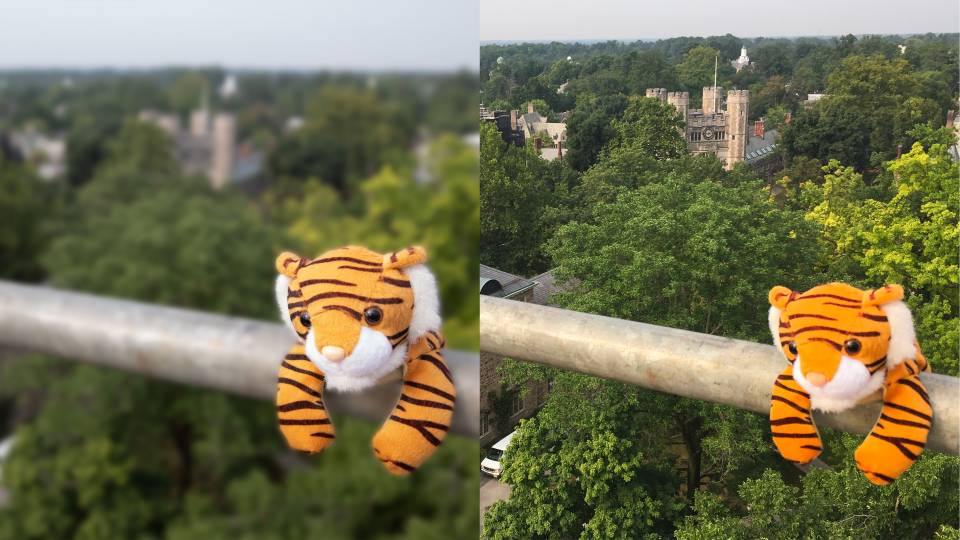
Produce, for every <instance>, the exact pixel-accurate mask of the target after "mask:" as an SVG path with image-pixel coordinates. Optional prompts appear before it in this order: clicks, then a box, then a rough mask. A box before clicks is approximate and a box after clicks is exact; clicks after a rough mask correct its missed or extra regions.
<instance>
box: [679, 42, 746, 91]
mask: <svg viewBox="0 0 960 540" xmlns="http://www.w3.org/2000/svg"><path fill="white" fill-rule="evenodd" d="M719 55H720V51H718V50H716V49H713V48H711V47H705V46H702V45H698V46H696V47H693V48H692V49H690V50H689V51H687V53H686V54H685V55H683V61H682V62H680V63H679V64H678V65H677V76H678V77H679V78H680V84H681V85H683V87H684V89H686V90H687V91H688V92H690V102H691V103H690V105H691V106H694V105H695V104H697V103H699V101H700V97H701V96H702V93H701V90H702V89H703V87H705V86H713V81H714V73H716V74H717V81H718V82H717V84H718V85H720V86H723V84H722V83H723V81H725V80H727V79H728V78H729V77H730V76H731V75H732V74H733V68H732V67H731V66H730V64H729V62H726V61H724V60H723V59H718V57H719Z"/></svg>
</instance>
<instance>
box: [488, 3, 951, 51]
mask: <svg viewBox="0 0 960 540" xmlns="http://www.w3.org/2000/svg"><path fill="white" fill-rule="evenodd" d="M522 14H529V15H530V17H531V19H530V24H515V21H512V18H515V17H517V16H521V15H522ZM927 32H933V33H947V32H960V3H958V2H957V1H956V0H926V1H925V2H923V3H922V5H916V4H914V5H909V6H906V9H905V5H904V4H903V3H902V2H895V1H893V0H872V1H871V0H847V1H844V2H837V1H835V0H807V1H805V2H802V3H786V2H781V3H775V2H759V1H757V0H728V1H726V2H723V3H717V2H715V1H706V0H690V1H688V2H683V3H666V2H635V1H632V0H600V1H596V2H583V1H581V0H577V1H574V0H554V1H553V2H550V3H547V4H544V3H541V2H537V3H534V2H531V1H529V0H480V39H481V41H482V42H485V43H486V42H495V41H514V42H516V41H603V40H610V39H614V40H630V41H634V40H638V39H666V38H671V37H680V36H716V35H724V34H733V35H735V36H742V37H759V36H770V37H780V36H837V35H846V34H858V35H860V34H924V33H927Z"/></svg>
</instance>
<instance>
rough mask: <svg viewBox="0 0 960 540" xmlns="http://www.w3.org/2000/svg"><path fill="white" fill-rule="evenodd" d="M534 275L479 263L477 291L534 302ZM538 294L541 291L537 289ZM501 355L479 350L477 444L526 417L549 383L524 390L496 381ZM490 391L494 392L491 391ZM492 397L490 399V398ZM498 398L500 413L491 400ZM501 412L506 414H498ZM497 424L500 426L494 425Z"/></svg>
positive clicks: (491, 439) (488, 442)
mask: <svg viewBox="0 0 960 540" xmlns="http://www.w3.org/2000/svg"><path fill="white" fill-rule="evenodd" d="M538 287H540V284H539V283H538V282H537V281H536V278H533V279H525V278H522V277H520V276H515V275H513V274H509V273H507V272H503V271H501V270H497V269H496V268H491V267H489V266H486V265H482V264H481V265H480V294H481V295H488V296H495V297H498V298H508V299H510V300H516V301H519V302H534V301H536V299H537V298H538V295H537V290H536V289H537V288H538ZM541 296H542V293H541ZM501 362H503V357H501V356H498V355H495V354H490V353H486V352H482V351H481V352H480V446H489V445H491V444H493V443H495V442H497V441H498V440H500V439H502V438H503V437H504V436H506V435H507V434H508V433H510V431H512V430H513V428H514V426H516V425H517V423H519V422H520V420H521V419H522V418H529V417H531V416H533V414H534V413H536V412H537V410H538V409H539V408H540V406H542V405H543V403H544V402H545V401H546V398H547V392H548V391H549V387H548V385H547V384H546V383H537V384H532V385H527V386H528V391H527V392H526V394H521V392H520V391H519V390H520V389H519V388H511V387H505V386H504V385H502V384H500V375H499V374H498V373H497V367H498V366H499V365H500V363H501ZM491 393H492V394H494V395H491ZM491 398H493V399H491ZM498 399H500V400H502V401H501V405H500V406H501V407H503V408H504V409H506V410H505V411H503V412H502V413H500V412H498V411H497V410H496V408H497V404H496V403H495V401H497V400H498ZM498 414H505V415H506V416H507V417H506V418H498ZM498 424H500V429H498Z"/></svg>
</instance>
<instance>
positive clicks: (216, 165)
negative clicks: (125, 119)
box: [137, 104, 237, 189]
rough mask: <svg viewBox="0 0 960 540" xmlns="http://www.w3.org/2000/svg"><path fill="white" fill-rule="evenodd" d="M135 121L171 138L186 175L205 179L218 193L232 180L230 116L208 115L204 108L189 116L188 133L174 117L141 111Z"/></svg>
mask: <svg viewBox="0 0 960 540" xmlns="http://www.w3.org/2000/svg"><path fill="white" fill-rule="evenodd" d="M137 118H138V119H139V120H140V121H141V122H148V123H151V124H153V125H155V126H157V127H159V128H160V129H162V130H163V131H164V132H166V133H167V134H168V135H169V136H170V138H171V140H172V141H173V148H174V152H175V154H176V159H177V163H179V164H180V168H181V170H183V172H184V173H185V174H203V175H206V176H207V178H209V179H210V184H211V185H212V186H213V187H214V188H217V189H220V188H222V187H223V186H225V185H226V184H228V183H229V182H230V181H231V180H232V179H233V178H234V167H235V165H236V163H235V161H236V155H235V154H236V132H237V128H236V120H235V119H234V116H233V115H232V114H230V113H217V114H211V113H210V110H209V109H208V108H207V107H206V104H204V106H202V107H201V108H199V109H196V110H194V111H193V112H191V114H190V117H189V122H188V126H187V128H188V129H183V127H182V126H181V125H180V118H179V117H178V116H177V115H175V114H169V113H160V112H156V111H141V112H140V114H139V115H138V117H137Z"/></svg>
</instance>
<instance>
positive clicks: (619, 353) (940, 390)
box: [480, 296, 960, 455]
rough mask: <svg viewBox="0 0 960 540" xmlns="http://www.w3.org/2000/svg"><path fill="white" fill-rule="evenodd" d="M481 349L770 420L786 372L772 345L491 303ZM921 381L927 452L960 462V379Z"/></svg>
mask: <svg viewBox="0 0 960 540" xmlns="http://www.w3.org/2000/svg"><path fill="white" fill-rule="evenodd" d="M758 309H762V307H761V308H758ZM480 350H481V351H484V352H489V353H494V354H498V355H501V356H508V357H511V358H516V359H520V360H528V361H532V362H538V363H541V364H546V365H549V366H553V367H556V368H560V369H565V370H570V371H578V372H581V373H586V374H588V375H596V376H599V377H604V378H607V379H613V380H617V381H623V382H626V383H630V384H634V385H637V386H641V387H643V388H648V389H651V390H656V391H659V392H666V393H669V394H674V395H678V396H684V397H688V398H693V399H699V400H704V401H711V402H715V403H723V404H726V405H732V406H734V407H738V408H740V409H746V410H750V411H755V412H759V413H763V414H767V413H768V412H769V410H770V390H771V388H772V386H773V381H774V380H775V379H776V377H777V374H779V373H780V372H781V371H782V370H783V368H784V367H785V366H786V360H784V359H783V357H782V356H781V355H780V353H779V352H778V351H777V350H776V349H775V348H774V347H773V346H772V345H761V344H758V343H752V342H748V341H740V340H736V339H729V338H723V337H718V336H712V335H707V334H699V333H696V332H688V331H686V330H677V329H675V328H665V327H661V326H653V325H650V324H643V323H638V322H632V321H624V320H620V319H612V318H609V317H602V316H599V315H592V314H587V313H578V312H574V311H568V310H562V309H557V308H553V307H547V306H540V305H536V304H529V303H525V302H516V301H511V300H504V299H500V298H492V297H489V296H483V297H481V299H480ZM920 377H921V378H922V379H923V383H924V385H926V387H927V390H928V392H929V394H930V400H931V401H932V404H933V411H934V422H933V429H932V430H931V431H930V438H929V440H928V444H927V446H928V448H930V449H933V450H938V451H941V452H946V453H950V454H954V455H956V454H958V453H960V452H958V450H960V449H958V431H960V379H957V378H956V377H949V376H945V375H937V374H927V373H924V374H921V376H920ZM879 410H880V404H879V403H870V404H865V405H861V406H858V407H856V408H854V409H852V410H849V411H845V412H843V413H839V414H821V413H819V412H818V413H815V418H816V421H817V424H818V425H821V426H829V427H833V428H837V429H841V430H843V431H848V432H852V433H867V432H869V431H870V429H871V428H872V427H873V424H874V423H875V422H876V420H877V418H878V417H879V414H880V413H879Z"/></svg>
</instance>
